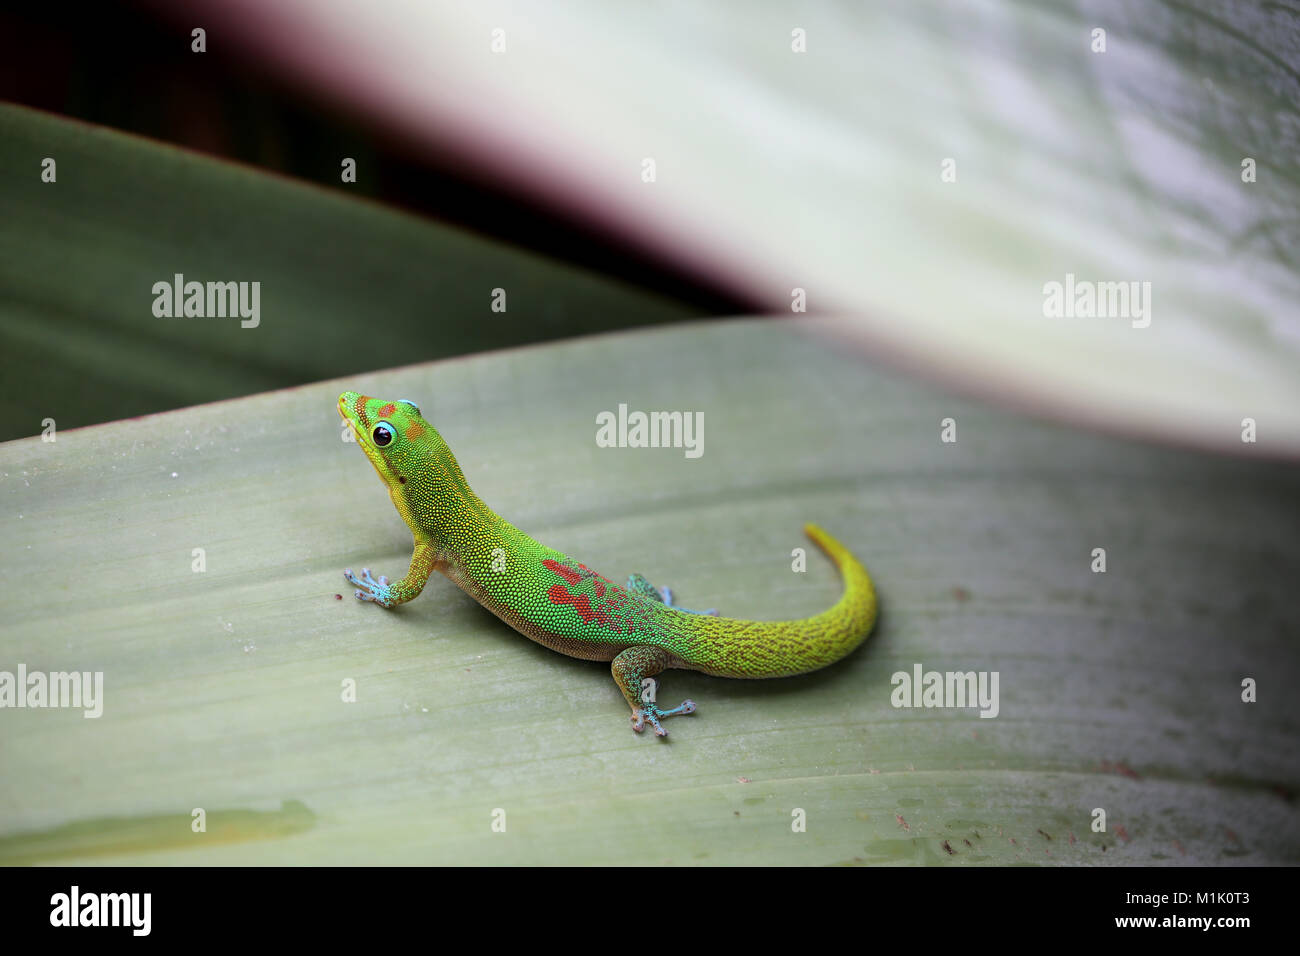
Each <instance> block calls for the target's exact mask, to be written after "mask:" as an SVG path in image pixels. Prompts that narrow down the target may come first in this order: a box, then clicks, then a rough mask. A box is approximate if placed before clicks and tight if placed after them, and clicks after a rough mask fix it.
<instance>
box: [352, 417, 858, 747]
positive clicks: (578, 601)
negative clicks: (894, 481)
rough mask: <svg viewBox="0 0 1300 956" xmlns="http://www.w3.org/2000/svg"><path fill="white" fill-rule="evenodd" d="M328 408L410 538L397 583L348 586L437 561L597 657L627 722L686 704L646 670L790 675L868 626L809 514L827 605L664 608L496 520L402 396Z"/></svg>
mask: <svg viewBox="0 0 1300 956" xmlns="http://www.w3.org/2000/svg"><path fill="white" fill-rule="evenodd" d="M338 411H339V415H340V416H342V418H343V420H344V422H346V423H347V425H348V426H349V427H350V430H351V432H352V435H353V436H354V437H355V439H356V443H357V444H358V445H360V446H361V450H362V451H364V452H365V453H366V457H367V458H369V459H370V463H371V464H372V465H373V466H374V468H375V471H376V472H378V473H379V477H380V478H381V479H383V482H384V484H385V485H386V486H387V487H388V493H389V495H390V497H391V498H392V500H393V504H394V505H395V506H396V507H397V512H398V514H400V515H401V517H402V520H403V521H404V522H406V525H407V527H408V528H410V531H411V535H412V537H413V538H414V539H415V550H414V553H413V554H412V556H411V563H410V568H409V569H408V570H407V572H406V575H405V576H404V577H402V578H400V579H399V580H397V581H393V582H391V583H390V582H389V580H388V578H387V577H384V576H383V575H380V576H379V577H378V578H374V577H372V576H371V574H370V569H369V568H362V569H361V574H360V576H358V575H355V574H353V573H352V570H351V569H350V568H349V569H348V570H345V571H344V572H343V576H344V577H345V578H346V579H347V581H348V583H349V584H352V585H354V586H355V587H356V591H355V594H356V597H357V598H358V599H359V600H361V601H370V602H373V603H375V604H378V605H380V606H382V607H385V608H393V607H396V606H397V605H399V604H404V603H406V602H407V601H410V600H412V599H413V598H415V597H417V596H418V595H419V594H420V592H421V591H422V590H424V586H425V584H426V583H427V582H428V580H429V577H430V575H431V574H432V573H433V572H434V571H438V572H440V573H442V574H444V575H446V576H447V577H448V578H449V579H451V581H452V582H454V583H455V584H456V585H458V586H459V587H460V588H461V589H462V590H464V591H465V592H466V593H467V594H468V595H469V596H470V597H472V598H473V599H474V600H475V601H477V602H478V603H479V604H481V605H483V607H485V608H487V609H488V610H489V611H491V612H492V613H493V614H495V615H496V616H497V617H499V618H501V620H503V621H505V622H506V623H507V624H508V625H510V626H511V627H512V628H514V629H515V630H516V631H518V632H519V633H521V634H523V635H524V636H525V637H528V638H531V639H532V640H534V641H536V642H537V643H539V644H542V645H543V646H545V647H548V648H550V649H551V650H554V651H558V652H560V653H561V654H567V655H569V656H570V657H577V658H581V659H584V660H592V661H609V662H610V670H611V672H612V673H613V676H614V681H615V683H616V684H617V685H618V687H619V689H620V690H621V691H622V692H623V696H624V698H626V700H627V703H628V705H629V706H630V707H631V708H632V716H631V720H632V729H633V730H635V731H637V732H638V733H640V732H641V731H642V730H643V729H644V728H645V726H646V724H647V722H648V723H649V724H650V726H651V727H652V728H653V729H654V732H655V734H656V735H658V736H659V737H666V736H667V731H666V730H665V729H664V727H663V725H662V723H661V721H662V720H663V719H664V718H667V717H673V716H678V715H681V714H690V713H693V712H694V711H695V702H694V701H693V700H685V701H683V702H682V703H680V704H678V705H677V706H676V707H671V708H661V707H660V706H659V705H658V703H657V702H656V700H655V696H656V692H657V689H658V681H657V680H656V678H658V676H659V675H660V674H661V673H662V672H663V671H665V670H668V669H670V668H684V669H687V670H693V671H699V672H700V673H704V674H708V675H711V676H714V677H736V678H769V677H791V676H794V675H796V674H805V673H808V672H809V671H814V670H818V669H820V668H822V667H826V666H827V665H829V664H833V663H835V662H836V661H838V660H840V659H842V658H843V657H845V656H847V655H848V654H849V653H851V652H852V651H853V650H854V649H855V648H857V647H858V645H859V644H861V643H862V642H863V641H864V640H866V638H867V635H868V634H870V633H871V629H872V627H873V626H874V625H875V622H876V613H877V601H876V591H875V586H874V584H873V583H872V580H871V576H870V575H869V574H868V573H867V570H866V568H864V567H863V566H862V564H861V563H860V562H859V561H858V560H857V559H856V558H855V557H854V556H853V555H852V554H851V553H850V552H849V550H848V549H847V548H846V547H844V545H842V544H840V542H838V541H836V540H835V539H834V538H833V537H831V536H830V535H829V534H827V533H826V532H825V531H823V530H822V529H821V528H819V527H818V526H817V525H814V524H808V525H805V526H804V531H805V533H806V534H807V535H808V537H809V538H811V539H812V541H813V542H814V543H816V544H817V545H818V547H820V548H821V550H822V551H823V552H825V553H826V555H827V556H828V557H829V558H830V559H831V561H832V562H834V564H835V565H836V566H837V567H838V568H839V571H840V575H841V577H842V578H843V581H844V591H843V594H842V596H841V597H840V600H839V601H838V603H836V604H835V605H834V606H832V607H831V608H830V609H829V610H827V611H824V612H822V613H821V614H818V615H816V616H814V617H809V618H804V619H802V620H793V621H747V620H739V619H735V618H728V617H721V616H719V615H718V613H717V611H716V610H709V611H693V610H690V609H687V608H683V607H680V606H678V605H676V604H675V603H674V601H673V596H672V591H671V590H670V589H669V588H656V587H655V586H654V585H652V584H650V582H649V581H647V580H646V579H645V578H644V577H643V576H641V575H639V574H633V575H631V576H630V577H629V578H628V581H627V584H626V585H624V586H620V585H617V584H615V583H613V582H612V581H611V580H610V579H608V578H606V577H604V576H603V575H601V574H598V573H597V572H595V571H593V570H592V569H591V568H589V567H587V566H586V565H585V564H582V563H580V562H578V561H575V560H574V559H572V558H570V557H569V556H568V555H565V554H563V553H561V552H559V551H556V550H554V549H553V548H548V547H546V546H545V545H543V544H540V543H539V542H537V541H535V540H534V539H533V538H531V537H529V536H528V535H527V534H525V533H524V532H523V531H520V530H519V529H518V528H516V527H515V526H514V525H512V524H510V523H509V522H508V521H506V520H505V519H504V518H502V517H500V516H499V515H498V514H497V513H496V512H494V511H493V510H492V509H491V508H489V507H488V506H487V505H486V504H484V502H483V500H482V499H481V498H479V497H478V495H476V494H475V493H474V492H473V491H472V490H471V489H470V486H469V483H468V482H467V481H466V480H465V475H464V473H463V472H462V471H461V468H460V465H459V463H457V461H456V457H455V456H454V455H453V454H452V452H451V449H450V448H449V447H448V446H447V443H446V442H445V441H444V440H443V438H442V436H441V435H440V434H439V433H438V431H437V429H435V428H434V427H433V426H432V425H431V424H429V422H428V421H426V420H425V418H424V417H423V416H422V415H421V413H420V409H419V407H418V406H417V405H416V404H415V403H414V402H412V401H410V400H408V399H400V400H397V401H387V400H384V399H378V398H371V397H369V396H367V395H361V394H358V393H357V392H344V393H343V394H342V395H340V396H339V402H338Z"/></svg>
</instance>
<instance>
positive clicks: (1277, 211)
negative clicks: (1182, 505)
mask: <svg viewBox="0 0 1300 956" xmlns="http://www.w3.org/2000/svg"><path fill="white" fill-rule="evenodd" d="M158 6H159V7H160V9H161V8H163V7H164V6H165V5H161V4H159V5H158ZM201 6H202V7H203V8H204V9H205V11H206V12H207V13H208V15H210V16H212V17H214V18H216V19H218V20H219V21H220V22H221V23H222V27H223V30H225V31H227V32H228V33H229V35H230V36H231V37H232V38H243V40H244V42H245V45H246V46H247V47H248V48H249V49H252V50H255V51H256V52H257V53H258V54H259V55H260V56H261V58H262V59H263V61H264V62H265V64H266V65H267V66H268V67H270V68H273V69H276V70H278V71H281V72H284V73H287V74H290V75H292V76H293V77H295V78H296V79H298V80H299V81H305V82H308V83H310V84H311V85H313V86H314V87H315V90H316V93H317V95H320V96H322V97H324V98H327V99H329V100H330V101H332V102H337V103H339V104H340V105H343V104H346V105H348V106H350V107H351V109H352V110H353V111H354V113H355V114H356V115H358V116H364V117H367V118H369V119H370V120H371V121H382V122H385V123H387V124H389V126H390V128H391V129H392V130H393V131H394V132H396V133H398V134H400V135H401V136H403V137H404V138H405V139H408V140H412V141H417V142H422V143H423V144H424V145H425V146H426V147H427V148H428V149H429V150H430V151H437V152H438V153H439V154H444V153H445V152H446V151H447V150H448V149H450V148H456V149H458V150H459V151H460V152H461V153H462V155H463V156H465V157H466V158H467V161H469V162H472V163H473V164H474V165H475V166H476V167H477V168H480V169H483V170H485V171H490V172H491V173H493V174H495V175H496V176H498V177H499V178H500V179H501V180H503V181H506V182H509V183H510V184H511V186H512V187H514V188H522V189H526V190H528V191H529V192H531V193H532V194H533V195H535V196H538V197H541V198H543V199H545V200H547V201H549V202H550V203H551V204H552V205H553V206H555V207H556V208H561V209H564V210H565V211H566V212H567V213H568V214H570V215H572V216H574V217H578V218H582V219H585V220H587V221H590V222H594V223H597V224H599V225H600V226H602V227H603V228H605V229H606V230H608V231H610V232H611V233H614V234H617V235H619V236H622V237H623V238H624V239H630V240H633V241H636V242H638V243H640V244H642V245H645V246H648V247H650V248H653V249H656V250H657V251H658V252H659V253H660V255H662V256H664V257H666V258H668V259H670V260H672V261H676V262H677V263H678V265H679V266H680V267H681V268H683V269H688V270H692V271H696V272H700V273H704V274H707V275H709V276H711V277H712V280H713V282H714V283H715V284H717V285H720V286H724V287H727V288H730V289H733V290H735V292H736V294H738V295H741V296H744V297H745V299H746V301H754V302H758V303H761V304H762V305H763V306H764V308H765V310H768V311H772V312H784V313H788V310H789V309H790V306H791V294H792V292H791V290H792V289H795V288H800V289H803V290H804V291H805V292H806V294H807V304H808V308H809V310H810V311H812V312H814V313H824V314H825V313H837V314H841V315H842V316H843V319H842V324H843V332H844V334H845V335H847V336H851V337H852V338H855V339H860V340H862V341H863V342H864V343H865V344H866V346H867V347H868V348H869V349H870V350H871V352H872V354H874V355H877V356H882V357H883V356H888V357H889V358H890V359H891V360H892V361H894V362H896V363H899V364H902V365H905V366H906V367H908V368H911V369H916V370H922V371H925V372H926V373H928V374H929V375H930V376H931V377H939V378H941V379H942V380H944V381H948V382H952V383H960V384H961V385H962V386H964V387H965V388H967V389H968V390H972V391H977V392H980V393H984V394H988V395H991V396H996V397H998V398H1000V399H1002V400H1003V401H1014V402H1017V403H1018V404H1020V405H1021V406H1025V407H1031V408H1034V409H1035V410H1038V411H1041V412H1042V413H1044V414H1052V415H1054V416H1059V417H1062V418H1065V419H1068V420H1072V421H1082V422H1088V423H1093V424H1096V425H1101V426H1105V427H1106V428H1107V429H1110V430H1112V431H1120V432H1124V433H1132V434H1140V435H1143V436H1147V437H1154V438H1158V439H1160V440H1177V441H1180V442H1186V443H1191V444H1195V445H1198V446H1204V447H1211V448H1216V449H1219V450H1224V451H1229V452H1233V453H1236V454H1242V453H1244V452H1253V451H1256V450H1257V449H1258V450H1267V451H1270V452H1272V453H1274V454H1287V455H1290V456H1292V457H1295V456H1300V310H1297V309H1296V305H1295V304H1296V302H1297V301H1300V261H1298V259H1297V249H1300V215H1297V210H1298V209H1300V148H1298V145H1300V109H1298V108H1297V103H1300V72H1298V71H1297V68H1296V63H1297V62H1298V61H1300V30H1298V29H1297V27H1298V24H1300V21H1298V20H1297V17H1296V14H1295V10H1294V7H1293V6H1292V5H1287V4H1281V3H1274V2H1270V0H1239V2H1235V3H1231V4H1224V3H1204V2H1200V0H1164V2H1153V3H1135V4H1117V3H1100V4H1099V3H1077V2H1074V0H1054V2H1047V3H1043V2H1041V0H1034V2H1023V0H1022V2H1013V3H994V2H989V0H972V2H962V3H954V2H951V0H883V2H873V3H859V2H845V0H839V2H823V3H816V4H801V5H799V6H798V7H797V8H792V7H791V6H790V5H789V4H787V3H776V2H771V0H725V2H720V3H711V4H671V5H663V4H651V5H645V6H642V7H639V8H637V9H635V10H630V9H628V8H627V7H626V5H623V4H610V3H601V2H595V0H553V2H550V3H547V4H546V5H545V7H544V8H540V7H536V6H525V7H521V6H520V5H519V4H517V3H512V2H509V0H479V2H477V3H474V4H472V5H470V6H466V5H464V4H460V3H455V4H448V3H437V2H434V3H430V2H428V0H374V3H373V4H372V7H371V13H370V15H368V16H366V17H365V18H360V19H359V18H357V16H356V15H355V9H354V4H352V3H351V2H349V0H282V2H281V3H278V4H276V6H275V10H274V15H272V14H271V13H270V12H269V10H268V8H267V7H266V5H265V4H263V3H259V2H250V0H233V2H232V0H220V2H217V0H206V2H203V3H202V4H201ZM1097 29H1103V30H1104V31H1105V33H1106V47H1105V52H1094V42H1095V41H1094V31H1095V30H1097ZM498 30H499V31H500V34H499V35H498V34H496V33H494V31H498ZM795 31H803V35H804V39H805V41H806V52H802V53H800V52H794V50H793V49H792V47H793V46H794V45H795V44H796V42H797V40H796V38H795V37H794V33H795ZM304 35H310V36H312V37H314V38H316V41H315V42H313V43H312V44H303V43H301V42H300V38H301V37H302V36H304ZM494 37H498V38H499V39H503V40H504V43H505V50H504V52H501V53H498V54H493V53H492V52H490V44H491V43H492V42H493V38H494ZM341 62H342V63H344V64H346V65H347V68H340V63H341ZM377 118H380V119H377ZM1248 158H1249V159H1252V160H1253V161H1254V162H1255V164H1256V169H1257V175H1256V177H1255V181H1253V182H1249V183H1247V182H1243V178H1242V174H1243V170H1242V163H1243V161H1244V160H1246V159H1248ZM646 159H651V160H653V161H654V162H655V169H656V173H657V175H656V180H655V182H654V183H652V184H648V183H645V182H643V181H642V178H641V175H642V163H643V161H644V160H646ZM947 160H951V161H952V163H953V166H952V169H953V170H954V171H955V175H956V179H955V181H953V182H944V181H942V180H941V171H942V170H943V168H944V167H943V164H944V163H945V161H947ZM1067 275H1073V276H1075V277H1076V278H1077V279H1078V280H1083V281H1088V282H1098V283H1100V282H1126V283H1127V282H1134V281H1136V282H1149V283H1150V284H1151V286H1150V299H1149V303H1148V304H1149V306H1150V310H1149V312H1146V313H1145V314H1143V315H1141V316H1136V315H1135V316H1131V317H1113V318H1047V317H1045V315H1044V298H1045V296H1044V286H1045V285H1046V284H1048V283H1052V282H1057V283H1061V284H1062V285H1064V284H1065V282H1066V277H1067ZM1147 318H1149V319H1150V325H1149V326H1148V327H1146V328H1135V327H1134V325H1133V323H1134V322H1137V323H1139V324H1140V323H1142V322H1144V321H1145V320H1146V319H1147ZM1245 417H1250V418H1254V419H1255V420H1256V421H1257V423H1258V425H1259V439H1258V444H1257V445H1255V446H1250V447H1243V445H1242V442H1241V440H1240V437H1239V436H1240V429H1241V421H1242V419H1243V418H1245Z"/></svg>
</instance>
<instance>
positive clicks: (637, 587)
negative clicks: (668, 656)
mask: <svg viewBox="0 0 1300 956" xmlns="http://www.w3.org/2000/svg"><path fill="white" fill-rule="evenodd" d="M627 589H628V590H629V591H631V592H632V593H633V594H640V595H642V596H644V597H648V598H649V599H650V600H652V601H658V602H659V603H661V604H663V605H664V606H665V607H670V608H672V609H673V610H675V611H681V612H682V613H683V614H711V615H713V616H714V617H717V616H718V612H717V609H716V608H709V609H708V610H707V611H692V610H691V609H690V608H688V607H680V606H678V605H676V604H674V603H673V590H672V588H657V587H655V586H654V585H653V584H651V583H650V582H649V581H647V580H646V579H645V576H644V575H641V574H632V575H629V576H628V579H627Z"/></svg>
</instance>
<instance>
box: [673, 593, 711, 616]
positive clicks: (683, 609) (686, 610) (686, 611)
mask: <svg viewBox="0 0 1300 956" xmlns="http://www.w3.org/2000/svg"><path fill="white" fill-rule="evenodd" d="M659 593H660V594H662V595H663V597H664V604H666V605H667V606H668V607H670V608H672V609H673V610H675V611H681V612H682V613H683V614H711V615H712V616H713V617H717V616H718V609H717V608H716V607H711V608H709V609H708V610H707V611H692V610H691V609H690V608H688V607H681V606H680V605H677V604H674V603H673V589H672V588H660V589H659Z"/></svg>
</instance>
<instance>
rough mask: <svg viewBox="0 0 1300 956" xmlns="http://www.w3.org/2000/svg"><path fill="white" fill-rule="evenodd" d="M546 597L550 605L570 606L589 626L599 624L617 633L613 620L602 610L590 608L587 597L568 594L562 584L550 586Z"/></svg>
mask: <svg viewBox="0 0 1300 956" xmlns="http://www.w3.org/2000/svg"><path fill="white" fill-rule="evenodd" d="M546 596H547V597H548V598H550V599H551V603H552V604H572V605H573V609H574V610H575V611H577V612H578V615H579V617H581V618H582V619H583V620H584V621H585V622H586V623H588V624H590V623H591V622H592V621H596V622H597V623H599V624H603V625H604V626H605V627H607V628H609V629H610V630H611V631H614V632H615V633H617V632H618V627H617V626H616V625H615V623H614V621H613V619H612V618H610V616H609V615H608V614H606V613H605V612H604V611H603V610H601V609H599V608H593V607H592V606H591V598H589V597H587V595H585V594H578V595H574V594H570V593H569V589H568V588H566V587H565V586H564V585H563V584H552V585H551V589H550V590H549V591H547V592H546Z"/></svg>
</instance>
